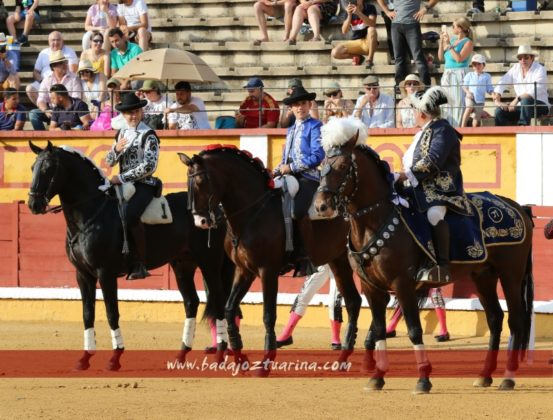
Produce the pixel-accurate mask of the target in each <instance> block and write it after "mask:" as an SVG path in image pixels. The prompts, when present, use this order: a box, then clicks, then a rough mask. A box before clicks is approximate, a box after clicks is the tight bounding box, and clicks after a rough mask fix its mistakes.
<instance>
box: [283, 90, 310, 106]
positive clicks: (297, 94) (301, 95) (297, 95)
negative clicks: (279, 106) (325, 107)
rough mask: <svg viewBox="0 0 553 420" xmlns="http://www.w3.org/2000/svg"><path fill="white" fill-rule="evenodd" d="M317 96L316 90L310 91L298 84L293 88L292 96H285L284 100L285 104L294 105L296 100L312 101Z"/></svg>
mask: <svg viewBox="0 0 553 420" xmlns="http://www.w3.org/2000/svg"><path fill="white" fill-rule="evenodd" d="M316 96H317V94H316V93H315V92H313V93H309V92H308V91H306V90H305V88H304V87H303V86H298V87H295V88H294V89H293V90H292V93H291V94H290V96H287V97H286V98H284V101H283V102H284V104H285V105H292V104H293V103H294V102H299V101H312V100H314V99H315V97H316Z"/></svg>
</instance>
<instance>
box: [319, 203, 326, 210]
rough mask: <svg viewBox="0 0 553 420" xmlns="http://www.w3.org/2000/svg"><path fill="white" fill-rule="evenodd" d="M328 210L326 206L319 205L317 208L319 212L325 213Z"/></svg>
mask: <svg viewBox="0 0 553 420" xmlns="http://www.w3.org/2000/svg"><path fill="white" fill-rule="evenodd" d="M327 210H328V206H327V205H326V204H324V203H323V204H321V206H320V207H319V211H321V212H323V211H327Z"/></svg>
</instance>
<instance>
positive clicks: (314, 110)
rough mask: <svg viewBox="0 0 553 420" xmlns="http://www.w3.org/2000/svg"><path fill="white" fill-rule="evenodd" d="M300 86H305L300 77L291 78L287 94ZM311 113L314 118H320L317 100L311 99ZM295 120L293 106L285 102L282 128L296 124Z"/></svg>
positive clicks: (281, 122)
mask: <svg viewBox="0 0 553 420" xmlns="http://www.w3.org/2000/svg"><path fill="white" fill-rule="evenodd" d="M298 87H303V83H302V81H301V80H300V79H298V78H294V79H290V81H289V82H288V89H286V96H290V95H291V94H292V92H293V91H294V89H295V88H298ZM309 115H311V118H314V119H316V120H318V119H319V106H318V105H317V102H316V101H311V108H310V109H309ZM295 122H296V116H295V115H294V112H293V111H292V108H291V107H290V106H288V105H286V104H283V106H282V114H281V117H280V126H281V127H282V128H288V127H290V126H291V125H294V123H295Z"/></svg>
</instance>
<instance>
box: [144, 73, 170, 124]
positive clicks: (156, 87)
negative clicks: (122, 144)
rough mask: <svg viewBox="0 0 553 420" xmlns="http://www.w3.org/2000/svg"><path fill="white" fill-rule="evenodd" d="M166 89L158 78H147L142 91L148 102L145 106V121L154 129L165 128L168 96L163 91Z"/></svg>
mask: <svg viewBox="0 0 553 420" xmlns="http://www.w3.org/2000/svg"><path fill="white" fill-rule="evenodd" d="M164 90H165V86H164V85H163V83H161V82H158V81H157V80H146V81H145V82H144V84H143V85H142V87H141V88H140V92H142V93H143V94H144V98H145V99H146V100H147V101H148V103H147V104H146V105H145V106H144V122H145V123H146V124H148V125H149V126H150V127H151V128H153V129H154V130H158V129H162V128H163V115H164V111H165V108H167V105H168V100H167V96H166V95H163V94H162V92H163V91H164Z"/></svg>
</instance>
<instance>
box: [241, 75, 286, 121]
mask: <svg viewBox="0 0 553 420" xmlns="http://www.w3.org/2000/svg"><path fill="white" fill-rule="evenodd" d="M263 88H264V85H263V82H262V81H261V79H260V78H259V77H252V78H251V79H250V80H248V83H246V84H245V85H244V89H247V90H248V96H247V97H246V99H244V100H243V101H242V103H241V104H240V110H239V111H238V112H236V127H237V128H276V126H277V124H278V117H279V115H280V110H279V105H278V102H277V101H276V100H275V99H274V98H273V97H272V96H271V95H269V94H268V93H265V92H264V91H263Z"/></svg>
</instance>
